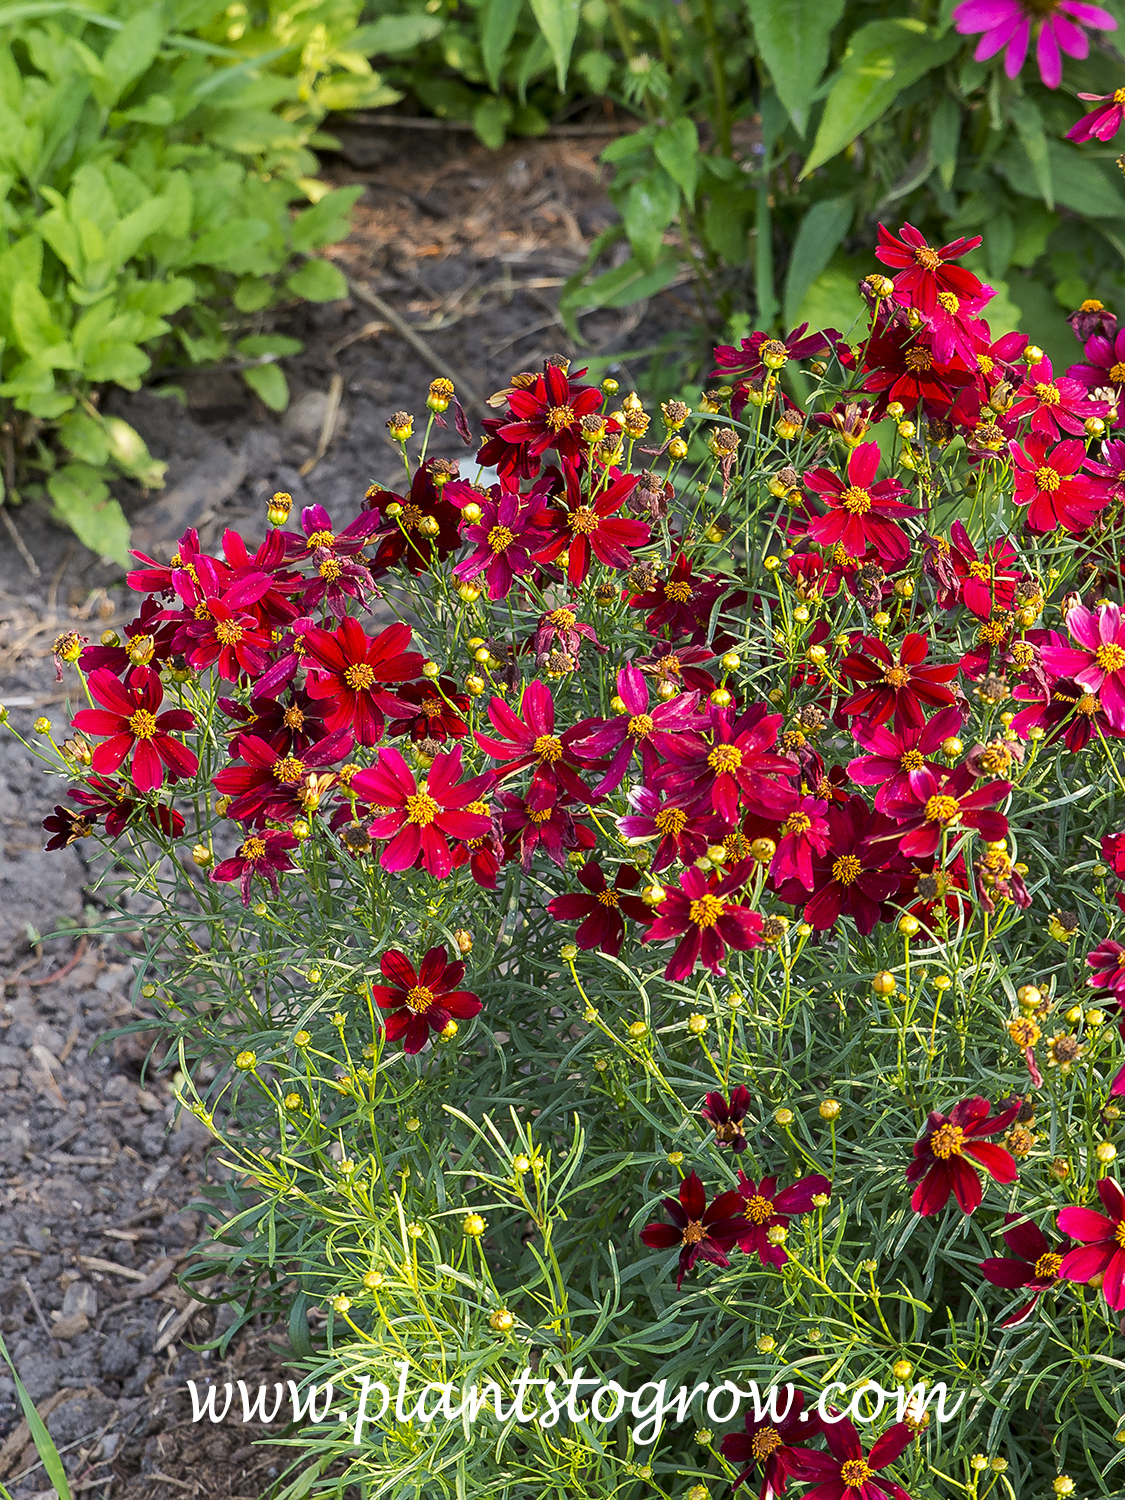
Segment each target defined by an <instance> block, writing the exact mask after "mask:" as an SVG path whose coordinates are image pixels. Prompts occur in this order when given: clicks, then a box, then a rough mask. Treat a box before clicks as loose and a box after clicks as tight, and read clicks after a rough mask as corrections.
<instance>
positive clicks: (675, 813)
mask: <svg viewBox="0 0 1125 1500" xmlns="http://www.w3.org/2000/svg"><path fill="white" fill-rule="evenodd" d="M652 821H653V822H654V823H655V824H656V827H657V830H658V831H659V832H660V833H670V834H671V835H672V837H673V838H675V837H676V835H677V834H678V833H679V832H680V830H681V829H682V828H683V826H684V824H685V823H686V822H687V813H686V812H684V810H683V808H682V807H665V808H662V809H661V811H660V812H658V813H657V815H656V817H655V818H653V820H652Z"/></svg>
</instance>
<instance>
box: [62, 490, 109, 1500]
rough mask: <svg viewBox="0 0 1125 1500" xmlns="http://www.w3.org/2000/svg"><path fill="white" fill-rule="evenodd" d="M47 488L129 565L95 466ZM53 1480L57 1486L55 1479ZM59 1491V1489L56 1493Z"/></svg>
mask: <svg viewBox="0 0 1125 1500" xmlns="http://www.w3.org/2000/svg"><path fill="white" fill-rule="evenodd" d="M47 489H48V491H49V493H50V496H51V499H52V500H53V501H54V502H55V509H56V510H57V511H58V513H59V517H60V518H61V519H62V520H63V521H65V522H66V524H67V525H68V526H69V527H70V529H71V531H73V532H74V534H75V536H76V537H77V538H78V540H79V541H80V542H82V543H83V545H84V546H86V547H89V549H90V551H91V552H96V553H97V554H98V556H99V557H109V558H112V559H113V561H114V562H115V563H120V564H121V566H122V567H123V568H127V567H128V566H129V523H128V521H126V519H125V515H124V512H123V511H122V509H121V507H120V505H118V503H117V501H116V500H114V498H113V497H112V495H111V494H110V493H109V489H108V487H107V485H106V484H105V481H104V480H103V479H102V478H101V476H100V474H99V473H98V471H97V469H94V468H91V467H90V466H89V465H87V464H67V465H66V467H65V468H64V469H60V470H59V471H58V472H57V473H55V474H52V475H51V477H50V478H49V479H48V480H47ZM60 1467H61V1466H60ZM52 1479H54V1476H53V1475H52ZM63 1482H64V1484H65V1475H64V1478H63ZM54 1483H55V1487H56V1489H57V1488H58V1481H57V1480H54ZM62 1494H63V1491H62V1490H59V1495H60V1497H61V1495H62Z"/></svg>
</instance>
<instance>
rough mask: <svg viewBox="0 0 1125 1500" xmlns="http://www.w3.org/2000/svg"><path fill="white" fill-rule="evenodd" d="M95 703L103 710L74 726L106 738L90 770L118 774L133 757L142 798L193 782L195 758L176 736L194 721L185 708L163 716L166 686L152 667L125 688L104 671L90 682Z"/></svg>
mask: <svg viewBox="0 0 1125 1500" xmlns="http://www.w3.org/2000/svg"><path fill="white" fill-rule="evenodd" d="M86 685H87V687H88V688H89V690H90V694H91V696H92V697H94V698H96V699H97V701H98V702H99V703H100V704H101V705H102V706H101V708H83V709H81V710H80V711H79V712H78V713H76V714H75V716H74V719H73V721H72V722H73V724H74V727H75V729H80V730H82V732H83V733H84V734H99V735H108V736H109V738H108V739H105V740H103V741H102V743H101V744H100V745H96V746H95V747H94V753H93V758H92V760H91V765H92V766H93V768H94V770H95V771H98V772H100V773H101V774H102V775H107V776H108V775H112V774H113V772H114V771H117V770H120V768H121V767H122V766H123V765H124V764H125V762H126V760H128V759H129V757H130V756H132V765H131V767H130V775H131V777H132V781H133V785H134V786H135V787H136V789H137V791H138V792H153V791H155V790H156V788H157V787H159V786H163V785H164V774H165V771H167V772H168V779H169V780H170V781H178V780H179V779H180V777H183V776H194V775H195V773H196V771H197V770H198V769H199V761H198V760H197V759H196V756H195V752H194V751H192V750H189V749H188V748H187V746H186V745H183V744H181V743H180V741H179V740H176V739H173V738H172V736H173V734H176V733H179V734H182V733H183V732H184V731H185V730H188V729H194V728H195V718H194V717H193V715H192V714H190V713H189V712H188V710H187V709H186V708H172V709H168V710H167V711H166V712H164V713H160V712H159V709H160V705H161V704H162V703H163V701H164V685H163V683H162V682H161V681H160V678H159V677H158V676H157V674H156V673H155V672H154V671H153V670H152V668H151V667H134V668H133V669H132V671H131V672H130V673H129V676H128V677H127V678H126V680H125V682H123V683H122V682H119V681H118V680H117V678H116V677H115V676H114V675H113V673H112V672H110V671H107V669H106V668H105V667H98V668H96V669H95V670H94V671H93V672H91V673H90V675H89V677H88V678H87V679H86Z"/></svg>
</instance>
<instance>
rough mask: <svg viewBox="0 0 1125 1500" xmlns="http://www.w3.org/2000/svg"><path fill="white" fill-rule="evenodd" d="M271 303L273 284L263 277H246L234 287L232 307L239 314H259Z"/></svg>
mask: <svg viewBox="0 0 1125 1500" xmlns="http://www.w3.org/2000/svg"><path fill="white" fill-rule="evenodd" d="M272 301H273V283H272V282H271V281H269V280H267V279H266V278H265V277H264V276H246V277H244V278H243V279H242V280H241V281H240V282H239V283H238V285H237V287H235V290H234V305H235V307H237V308H238V310H239V312H245V313H249V312H261V310H262V308H263V307H268V306H269V305H270V303H271V302H272Z"/></svg>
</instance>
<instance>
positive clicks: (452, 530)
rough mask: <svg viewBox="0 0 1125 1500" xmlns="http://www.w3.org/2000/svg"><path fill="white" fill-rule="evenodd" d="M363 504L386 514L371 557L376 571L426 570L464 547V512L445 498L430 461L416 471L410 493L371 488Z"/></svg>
mask: <svg viewBox="0 0 1125 1500" xmlns="http://www.w3.org/2000/svg"><path fill="white" fill-rule="evenodd" d="M363 503H364V506H365V508H367V509H371V510H378V511H379V513H380V515H381V517H382V521H381V524H380V529H379V542H378V546H377V547H376V549H375V556H374V557H373V558H372V560H371V572H372V573H373V574H378V573H385V572H386V571H387V569H388V568H398V567H402V568H405V569H406V570H407V571H408V572H410V573H424V572H425V571H426V569H427V568H428V567H430V566H431V565H432V564H433V563H434V562H435V561H438V560H439V559H441V558H445V557H448V556H449V554H450V553H451V552H456V551H457V550H458V549H459V548H460V546H461V532H460V530H459V527H460V523H461V512H460V511H459V510H458V509H457V507H456V506H455V505H452V504H450V502H449V501H448V500H446V499H444V498H443V496H442V493H441V489H440V487H439V486H438V485H436V484H435V483H434V476H433V474H432V472H431V470H430V464H429V463H424V464H422V465H420V466H419V468H417V469H416V470H415V471H414V478H413V479H412V480H411V482H410V493H409V495H396V494H394V493H393V492H392V491H391V490H368V492H367V496H366V498H365V499H364V502H363Z"/></svg>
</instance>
